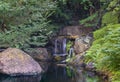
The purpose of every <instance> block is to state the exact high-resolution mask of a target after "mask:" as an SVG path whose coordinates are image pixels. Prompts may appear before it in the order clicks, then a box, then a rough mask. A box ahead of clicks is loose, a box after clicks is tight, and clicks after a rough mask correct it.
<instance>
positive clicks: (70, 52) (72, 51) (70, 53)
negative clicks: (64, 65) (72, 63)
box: [69, 47, 74, 58]
mask: <svg viewBox="0 0 120 82" xmlns="http://www.w3.org/2000/svg"><path fill="white" fill-rule="evenodd" d="M73 54H74V48H73V47H71V48H70V50H69V57H70V58H71V57H72V56H73Z"/></svg>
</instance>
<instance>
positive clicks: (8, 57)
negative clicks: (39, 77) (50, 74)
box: [0, 48, 42, 76]
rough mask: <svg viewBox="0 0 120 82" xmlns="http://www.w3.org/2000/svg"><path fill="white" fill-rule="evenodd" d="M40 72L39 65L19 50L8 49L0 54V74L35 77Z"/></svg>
mask: <svg viewBox="0 0 120 82" xmlns="http://www.w3.org/2000/svg"><path fill="white" fill-rule="evenodd" d="M41 72H42V68H41V67H40V65H39V64H38V63H37V62H36V61H35V60H34V59H33V58H32V57H30V56H29V55H28V54H26V53H25V52H23V51H21V50H19V49H16V48H8V49H6V50H5V51H3V52H1V53H0V73H3V74H8V75H11V76H16V75H36V74H40V73H41Z"/></svg>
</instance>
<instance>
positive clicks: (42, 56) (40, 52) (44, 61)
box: [25, 48, 51, 72]
mask: <svg viewBox="0 0 120 82" xmlns="http://www.w3.org/2000/svg"><path fill="white" fill-rule="evenodd" d="M25 51H26V52H27V53H28V54H29V55H30V56H31V57H32V58H34V59H35V60H36V61H37V62H38V63H39V64H40V66H41V67H42V69H43V71H44V72H45V71H47V69H48V66H49V63H48V62H49V61H50V60H51V57H50V55H49V54H48V52H47V49H46V48H29V49H26V50H25Z"/></svg>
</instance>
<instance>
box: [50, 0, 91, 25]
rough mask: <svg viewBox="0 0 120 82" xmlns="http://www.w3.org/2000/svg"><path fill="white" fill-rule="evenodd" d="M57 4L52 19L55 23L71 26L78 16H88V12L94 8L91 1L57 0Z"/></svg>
mask: <svg viewBox="0 0 120 82" xmlns="http://www.w3.org/2000/svg"><path fill="white" fill-rule="evenodd" d="M56 2H57V8H56V12H55V13H54V15H53V16H52V17H51V18H52V19H53V21H54V22H55V23H62V24H71V23H72V20H74V19H75V17H77V16H78V18H83V17H85V16H87V15H88V13H89V12H87V11H89V8H90V7H93V3H92V2H91V1H90V0H56ZM85 14H86V15H85Z"/></svg>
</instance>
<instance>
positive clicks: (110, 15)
mask: <svg viewBox="0 0 120 82" xmlns="http://www.w3.org/2000/svg"><path fill="white" fill-rule="evenodd" d="M107 11H108V12H106V13H105V14H104V16H103V18H102V26H105V25H107V24H117V23H118V22H120V18H119V17H120V1H119V0H112V1H111V2H110V4H109V5H108V7H107Z"/></svg>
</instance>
